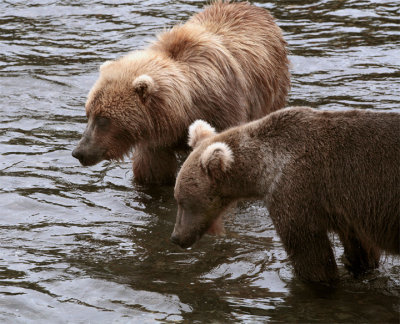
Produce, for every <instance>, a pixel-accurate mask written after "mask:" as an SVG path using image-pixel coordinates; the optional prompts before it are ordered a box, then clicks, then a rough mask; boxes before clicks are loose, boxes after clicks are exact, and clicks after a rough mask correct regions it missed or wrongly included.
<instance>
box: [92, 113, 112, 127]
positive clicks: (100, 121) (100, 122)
mask: <svg viewBox="0 0 400 324" xmlns="http://www.w3.org/2000/svg"><path fill="white" fill-rule="evenodd" d="M95 122H96V125H97V126H98V127H101V128H104V127H107V126H108V125H109V124H110V120H109V119H108V118H107V117H102V116H97V117H96V120H95Z"/></svg>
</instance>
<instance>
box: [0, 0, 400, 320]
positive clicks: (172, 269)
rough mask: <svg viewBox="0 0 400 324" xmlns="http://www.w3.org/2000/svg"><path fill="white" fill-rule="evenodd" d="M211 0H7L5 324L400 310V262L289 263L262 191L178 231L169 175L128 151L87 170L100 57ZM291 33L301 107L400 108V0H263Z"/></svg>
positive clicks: (293, 97) (294, 98)
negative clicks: (324, 279)
mask: <svg viewBox="0 0 400 324" xmlns="http://www.w3.org/2000/svg"><path fill="white" fill-rule="evenodd" d="M203 4H204V2H203V1H175V0H170V1H122V0H121V1H111V0H110V1H105V0H102V1H100V0H99V1H83V0H70V1H51V0H33V1H1V2H0V12H1V14H0V15H1V16H0V49H1V50H0V77H1V79H0V82H1V92H0V94H1V100H0V112H1V119H0V121H1V122H0V142H1V145H0V154H1V157H0V184H1V185H0V206H1V210H0V242H1V243H0V322H5V323H44V322H51V323H67V322H70V323H88V322H91V323H111V322H116V323H125V322H137V323H143V322H148V323H150V322H151V323H153V322H157V321H160V322H168V321H171V322H173V321H178V322H179V321H185V322H187V323H192V322H198V323H200V322H220V323H226V322H252V323H254V322H266V321H269V322H272V323H273V322H285V323H286V322H297V323H299V322H315V323H326V322H346V323H348V322H363V323H368V322H377V323H378V322H379V323H384V322H397V323H398V321H399V305H400V302H399V296H400V260H399V258H398V257H393V256H386V257H384V258H383V260H382V261H383V262H382V265H381V266H380V268H379V269H378V270H376V271H374V272H373V273H371V274H368V275H366V276H365V277H363V278H360V279H354V278H352V277H351V276H350V275H349V274H348V273H347V272H346V271H345V269H344V267H343V263H342V262H341V255H342V252H343V251H342V248H341V246H340V243H339V241H338V240H337V238H335V237H333V240H334V244H335V252H336V255H337V258H338V263H339V267H340V273H341V283H340V285H339V287H338V288H337V289H335V290H328V289H323V288H319V289H317V288H313V287H310V286H307V285H304V284H303V283H301V282H299V281H298V280H297V279H296V278H295V277H293V274H292V268H291V266H290V264H288V262H287V256H286V254H285V251H284V249H283V247H282V244H281V243H280V240H279V238H278V236H277V235H276V233H275V231H274V228H273V226H272V223H271V220H270V219H269V217H268V212H267V210H266V209H265V208H264V207H263V206H262V205H261V204H259V203H246V204H243V205H241V206H240V207H239V208H238V209H237V210H236V211H235V213H234V214H233V215H232V216H231V217H230V218H229V219H228V220H227V222H226V223H227V226H226V227H227V230H228V233H227V235H226V237H223V238H213V237H205V238H204V239H203V240H201V241H200V242H199V243H198V244H197V245H196V246H195V247H194V248H192V249H190V250H188V251H184V250H181V249H180V248H178V247H176V246H174V245H173V244H172V243H170V242H169V236H170V233H171V231H172V229H173V225H174V222H175V213H176V205H175V202H174V200H173V196H172V188H169V187H162V188H155V187H145V186H138V185H136V184H135V183H133V182H132V172H131V166H130V163H129V161H126V162H123V163H119V164H118V163H109V162H103V163H101V164H99V165H97V166H94V167H90V168H84V167H81V166H80V165H79V164H78V162H77V160H75V159H73V158H72V156H71V151H72V149H73V148H74V146H75V145H76V143H77V141H78V140H79V138H80V135H81V133H82V131H83V129H84V127H85V123H86V118H85V115H84V109H83V106H84V102H85V97H86V94H87V92H88V91H89V89H90V87H91V85H92V84H93V82H94V80H95V79H96V77H97V73H98V72H97V70H98V66H99V65H100V64H101V63H102V62H104V61H105V60H107V59H113V58H116V57H118V56H120V55H122V54H124V53H126V52H128V51H130V50H134V49H139V48H142V47H143V46H145V45H146V44H147V43H148V41H149V40H151V39H152V38H153V35H154V33H156V32H158V31H161V30H162V29H163V28H164V27H165V26H172V25H173V24H175V23H178V22H181V21H184V20H186V19H187V18H188V17H189V16H190V15H192V14H193V13H194V12H197V11H199V10H200V9H201V7H202V6H203ZM256 4H257V5H259V6H262V7H265V8H267V9H269V10H270V11H271V12H272V14H273V15H274V16H275V17H277V21H278V23H279V25H280V26H281V27H282V28H283V30H284V33H285V38H286V40H287V41H288V43H289V45H290V50H291V57H290V58H291V61H292V74H293V87H292V91H291V94H290V103H291V104H297V105H299V104H306V105H310V106H313V107H319V108H321V109H349V108H371V109H377V110H397V111H400V105H399V104H400V97H399V89H400V78H399V77H400V47H399V46H400V27H399V26H400V24H399V23H400V5H399V3H398V1H396V0H387V1H384V0H383V1H359V0H351V1H333V0H332V1H328V0H322V1H311V0H308V1H305V0H303V1H294V0H292V1H279V2H272V1H262V2H261V1H259V2H257V3H256Z"/></svg>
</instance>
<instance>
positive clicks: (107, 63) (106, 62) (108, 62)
mask: <svg viewBox="0 0 400 324" xmlns="http://www.w3.org/2000/svg"><path fill="white" fill-rule="evenodd" d="M113 62H114V61H105V62H104V63H103V64H102V65H100V72H103V71H104V69H105V68H107V66H110V65H111V64H112V63H113Z"/></svg>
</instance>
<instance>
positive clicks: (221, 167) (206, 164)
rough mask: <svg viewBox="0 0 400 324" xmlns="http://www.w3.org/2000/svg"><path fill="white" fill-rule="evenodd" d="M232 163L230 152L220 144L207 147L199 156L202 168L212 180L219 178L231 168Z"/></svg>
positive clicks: (225, 145) (226, 146) (227, 147)
mask: <svg viewBox="0 0 400 324" xmlns="http://www.w3.org/2000/svg"><path fill="white" fill-rule="evenodd" d="M232 163H233V153H232V150H231V149H230V148H229V146H228V145H227V144H225V143H222V142H215V143H213V144H211V145H209V146H208V147H207V148H206V149H205V150H204V152H203V153H202V154H201V156H200V164H201V166H202V168H203V169H204V170H205V171H206V172H207V174H208V175H209V176H211V177H212V178H219V177H221V176H222V175H223V174H224V173H225V172H226V171H227V170H228V169H229V168H230V167H231V166H232Z"/></svg>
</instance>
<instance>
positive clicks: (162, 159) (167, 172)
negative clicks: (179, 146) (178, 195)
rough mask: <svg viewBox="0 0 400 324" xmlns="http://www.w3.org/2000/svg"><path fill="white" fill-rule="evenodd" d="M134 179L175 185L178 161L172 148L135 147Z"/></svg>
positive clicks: (142, 182)
mask: <svg viewBox="0 0 400 324" xmlns="http://www.w3.org/2000/svg"><path fill="white" fill-rule="evenodd" d="M132 164H133V165H132V167H133V173H134V179H135V181H136V182H138V183H140V184H162V185H173V184H174V183H175V176H176V171H177V168H178V163H177V160H176V155H175V152H174V151H173V150H172V149H170V148H160V147H157V148H147V147H143V146H139V147H136V148H135V152H134V153H133V156H132Z"/></svg>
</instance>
